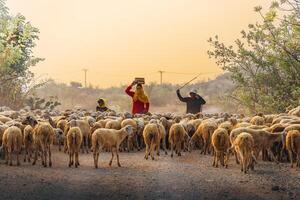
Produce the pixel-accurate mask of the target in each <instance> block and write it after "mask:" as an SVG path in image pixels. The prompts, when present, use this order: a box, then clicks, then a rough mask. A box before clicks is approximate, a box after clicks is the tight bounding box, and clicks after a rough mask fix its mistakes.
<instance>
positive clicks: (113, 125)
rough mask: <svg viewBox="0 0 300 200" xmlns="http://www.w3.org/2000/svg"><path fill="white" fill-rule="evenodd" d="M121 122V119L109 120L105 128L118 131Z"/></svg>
mask: <svg viewBox="0 0 300 200" xmlns="http://www.w3.org/2000/svg"><path fill="white" fill-rule="evenodd" d="M121 121H122V119H121V118H120V119H115V120H110V121H108V122H107V123H106V124H105V128H108V129H115V130H120V129H121Z"/></svg>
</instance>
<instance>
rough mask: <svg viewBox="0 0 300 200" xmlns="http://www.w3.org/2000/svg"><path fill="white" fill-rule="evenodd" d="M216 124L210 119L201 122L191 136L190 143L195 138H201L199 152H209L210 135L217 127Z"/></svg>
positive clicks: (194, 140) (195, 139)
mask: <svg viewBox="0 0 300 200" xmlns="http://www.w3.org/2000/svg"><path fill="white" fill-rule="evenodd" d="M217 127H218V125H217V124H216V123H215V122H214V121H213V120H211V119H209V120H206V121H205V122H202V123H201V124H200V126H199V127H198V129H197V130H196V132H195V134H194V135H193V137H192V138H191V144H192V143H194V142H196V141H197V140H202V142H203V147H202V151H201V153H203V154H204V155H205V154H206V153H210V150H211V148H212V147H211V136H212V134H213V132H214V131H215V130H216V129H217Z"/></svg>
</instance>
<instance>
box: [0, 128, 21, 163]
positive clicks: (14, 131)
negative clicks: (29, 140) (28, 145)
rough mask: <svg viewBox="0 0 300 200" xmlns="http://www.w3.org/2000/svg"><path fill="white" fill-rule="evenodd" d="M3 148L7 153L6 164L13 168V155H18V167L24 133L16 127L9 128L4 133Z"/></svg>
mask: <svg viewBox="0 0 300 200" xmlns="http://www.w3.org/2000/svg"><path fill="white" fill-rule="evenodd" d="M2 147H3V149H4V151H5V163H6V164H9V165H10V166H12V153H13V152H15V154H16V155H17V165H18V166H19V165H20V160H19V154H20V153H21V149H22V131H21V129H19V128H18V127H16V126H11V127H9V128H7V129H6V130H5V131H4V133H3V139H2Z"/></svg>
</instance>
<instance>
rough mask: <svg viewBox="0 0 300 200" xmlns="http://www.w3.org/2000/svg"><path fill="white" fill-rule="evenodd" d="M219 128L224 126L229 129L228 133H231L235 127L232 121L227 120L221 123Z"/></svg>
mask: <svg viewBox="0 0 300 200" xmlns="http://www.w3.org/2000/svg"><path fill="white" fill-rule="evenodd" d="M218 128H224V129H226V130H227V134H228V135H229V133H230V132H231V131H232V129H233V125H232V123H231V122H228V121H226V122H223V123H221V124H220V125H219V126H218Z"/></svg>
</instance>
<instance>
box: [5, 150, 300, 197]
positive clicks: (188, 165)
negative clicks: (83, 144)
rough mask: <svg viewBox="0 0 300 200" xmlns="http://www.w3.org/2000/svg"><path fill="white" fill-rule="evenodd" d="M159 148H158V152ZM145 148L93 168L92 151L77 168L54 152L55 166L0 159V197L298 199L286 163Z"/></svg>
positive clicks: (299, 179) (104, 158)
mask: <svg viewBox="0 0 300 200" xmlns="http://www.w3.org/2000/svg"><path fill="white" fill-rule="evenodd" d="M161 153H162V152H161ZM143 155H144V154H143V152H133V153H121V154H120V162H121V165H122V167H121V168H119V167H117V165H116V161H115V160H114V162H113V165H112V167H109V166H108V162H109V158H110V156H111V154H110V153H103V154H101V155H100V163H99V164H100V165H99V166H100V168H99V169H94V168H93V159H92V154H91V153H90V154H80V158H79V159H80V164H81V166H80V167H79V168H78V169H75V168H69V167H68V166H67V164H68V156H67V155H66V154H64V153H62V152H58V151H56V148H55V150H54V153H53V156H52V158H53V167H52V168H44V167H42V166H41V163H40V161H38V162H37V165H35V166H32V165H31V164H29V163H23V162H22V165H21V166H13V167H9V166H6V165H5V164H4V161H1V162H0V169H1V172H0V196H1V199H92V198H101V199H184V200H188V199H232V200H237V199H249V200H250V199H272V200H273V199H299V198H300V169H295V168H294V169H290V167H289V164H287V163H285V164H282V163H281V164H279V165H277V164H275V163H271V162H262V161H259V164H258V165H257V166H256V170H255V171H254V172H251V171H250V173H249V174H246V175H245V174H243V173H241V172H240V167H239V166H238V165H237V164H235V163H234V159H233V157H231V159H230V163H229V168H228V169H224V168H213V167H212V166H211V164H212V157H211V156H203V155H200V154H199V151H194V152H192V153H183V156H181V157H177V156H175V157H174V158H173V159H172V158H170V156H169V155H168V156H165V155H161V156H160V157H159V159H158V160H155V161H152V160H144V158H143Z"/></svg>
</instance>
